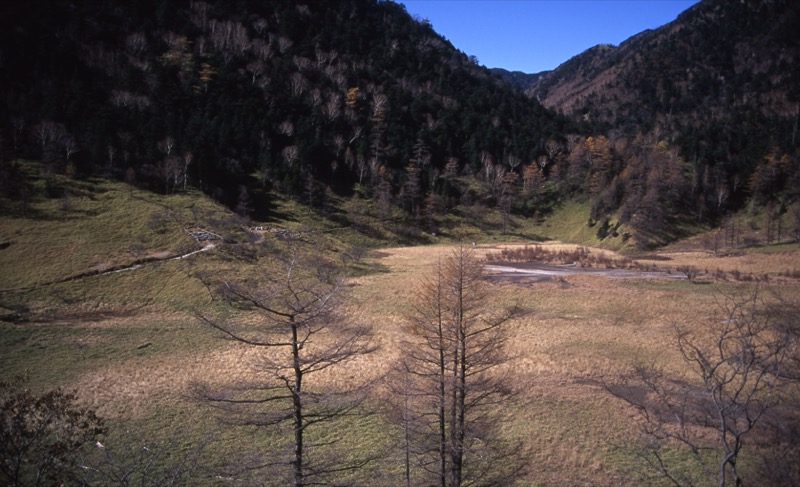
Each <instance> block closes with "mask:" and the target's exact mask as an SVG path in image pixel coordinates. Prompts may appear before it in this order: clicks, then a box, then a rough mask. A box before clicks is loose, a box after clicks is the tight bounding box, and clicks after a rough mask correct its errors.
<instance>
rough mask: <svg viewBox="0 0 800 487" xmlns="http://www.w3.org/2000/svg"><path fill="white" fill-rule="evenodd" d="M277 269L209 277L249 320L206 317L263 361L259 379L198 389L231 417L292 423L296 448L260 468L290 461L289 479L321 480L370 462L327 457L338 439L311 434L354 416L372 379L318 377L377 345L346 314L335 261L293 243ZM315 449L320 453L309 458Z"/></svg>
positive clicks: (218, 293) (240, 421) (298, 482)
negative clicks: (248, 276) (250, 275)
mask: <svg viewBox="0 0 800 487" xmlns="http://www.w3.org/2000/svg"><path fill="white" fill-rule="evenodd" d="M278 268H279V269H280V270H277V271H275V272H265V273H264V275H263V277H262V278H259V279H257V280H244V279H237V280H235V281H233V280H225V279H222V280H221V281H219V282H217V284H216V285H214V286H212V285H211V284H210V283H208V282H207V284H208V285H209V288H210V289H211V290H212V294H213V296H214V298H215V299H219V300H222V301H223V302H225V303H227V304H229V305H230V306H231V307H233V308H234V309H235V310H237V311H239V312H241V315H238V316H241V317H242V319H243V320H242V323H237V322H236V321H234V319H218V318H212V317H209V316H205V315H202V316H200V319H201V320H202V321H203V322H204V323H207V324H208V325H210V326H212V327H214V328H216V329H217V330H219V331H220V332H222V333H223V334H224V336H225V337H226V338H229V339H232V340H234V341H236V342H238V343H240V344H242V345H244V346H249V347H255V348H257V349H260V350H263V362H262V365H261V366H260V368H259V370H258V371H257V373H258V378H253V379H252V380H250V381H236V382H233V383H231V384H227V385H225V386H221V387H215V386H211V385H208V384H205V385H198V386H197V392H198V394H199V395H200V396H201V397H202V398H203V399H205V400H206V401H208V402H209V403H210V404H212V405H214V406H216V407H218V408H219V409H220V410H221V411H222V412H223V419H224V421H226V422H228V423H231V424H235V425H243V426H254V427H275V426H280V425H285V424H287V423H288V424H289V425H290V429H291V437H292V441H291V445H292V454H291V455H290V456H289V457H288V458H286V459H283V460H281V459H277V460H270V461H268V462H266V463H262V464H261V465H259V466H260V467H273V469H272V471H271V474H273V475H275V474H276V471H275V470H274V467H280V466H283V467H284V468H283V471H284V472H285V471H286V467H288V470H289V471H290V475H289V476H288V478H284V482H286V481H288V482H289V483H290V484H291V485H293V486H295V487H301V486H304V485H320V484H319V483H318V482H324V481H325V478H326V476H329V475H331V474H332V473H334V472H342V471H345V470H348V469H355V468H358V467H359V466H362V465H363V462H359V461H353V460H342V459H337V460H336V461H331V462H326V461H325V459H324V457H325V454H324V453H321V452H328V451H330V450H331V449H330V448H329V447H331V446H332V445H333V443H335V441H331V442H327V443H325V444H316V445H314V444H311V445H309V444H308V443H307V439H308V434H309V432H310V431H311V430H313V429H315V427H316V426H317V425H319V424H320V423H329V422H331V421H337V420H340V419H342V418H344V417H346V416H349V415H353V414H355V412H356V409H357V408H358V406H359V405H360V404H361V400H362V399H363V392H364V389H365V386H366V384H365V383H360V382H359V381H352V380H351V382H350V384H349V385H347V386H342V387H339V388H334V387H333V386H330V385H328V384H323V383H321V382H320V381H321V380H322V379H320V380H316V381H315V380H314V379H315V378H316V377H319V376H321V375H329V374H330V373H332V369H335V368H336V367H337V366H340V365H342V364H344V363H346V362H348V361H351V360H353V359H355V358H356V357H358V356H360V355H363V354H367V353H370V352H372V351H373V350H374V347H373V346H372V344H371V341H370V330H369V329H368V328H366V327H364V326H360V325H356V324H353V323H351V322H350V321H349V320H348V318H347V317H346V315H345V312H344V311H345V310H344V307H343V305H344V302H343V299H342V298H343V290H344V279H343V277H342V276H341V274H339V273H338V271H337V270H336V269H335V268H334V267H332V265H331V264H330V263H328V262H323V261H321V260H315V259H312V258H311V257H303V256H301V254H300V251H299V250H298V249H297V248H296V247H295V246H293V245H289V248H288V249H287V252H286V254H285V256H284V257H282V258H281V259H280V264H279V266H278ZM248 318H249V319H248ZM323 372H324V373H325V374H320V373H323ZM309 450H314V451H315V452H316V453H317V455H315V456H314V457H310V456H309ZM273 480H275V479H273ZM276 481H277V482H281V481H280V480H276ZM281 485H285V483H282V484H281Z"/></svg>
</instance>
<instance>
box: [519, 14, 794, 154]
mask: <svg viewBox="0 0 800 487" xmlns="http://www.w3.org/2000/svg"><path fill="white" fill-rule="evenodd" d="M798 32H800V2H796V1H790V0H776V1H769V2H765V1H754V0H747V1H744V2H730V1H725V0H706V1H702V2H700V3H698V4H697V5H695V6H693V7H692V8H690V9H688V10H687V11H686V12H684V13H683V14H681V15H680V16H679V17H678V19H676V20H675V21H674V22H672V23H670V24H667V25H665V26H663V27H661V28H659V29H657V30H652V31H645V32H642V33H640V34H638V35H636V36H634V37H631V38H630V39H628V40H627V41H625V42H624V43H622V44H621V45H620V46H619V47H614V46H597V47H594V48H592V49H589V50H587V51H586V52H584V53H582V54H580V55H579V56H576V57H574V58H572V59H570V60H569V61H567V62H565V63H564V64H562V65H561V66H559V67H558V68H557V69H555V70H554V71H552V72H550V73H548V74H546V75H545V76H543V77H542V78H541V79H540V80H539V81H538V82H537V83H536V85H535V86H533V87H532V88H531V89H530V90H529V91H528V93H529V94H530V95H531V96H533V97H535V98H537V99H539V100H540V101H542V103H544V104H545V106H548V107H550V108H553V109H555V110H558V111H560V112H563V113H566V114H571V115H576V116H579V117H582V118H583V119H584V120H587V121H591V122H593V123H595V124H600V125H602V126H606V127H617V128H626V130H628V131H630V130H636V131H639V132H644V131H650V130H653V129H655V128H658V129H659V130H661V131H663V132H664V133H665V134H668V135H670V136H673V137H680V136H683V138H684V139H685V140H684V142H685V143H686V142H688V140H686V139H687V137H688V135H689V134H688V132H692V131H696V129H698V128H700V127H701V126H702V125H703V123H704V122H707V121H709V120H714V121H726V120H730V119H731V118H735V117H736V116H737V115H736V114H739V115H742V114H744V113H746V112H753V113H752V114H751V115H752V116H756V117H764V118H773V117H774V118H778V119H792V118H796V117H797V113H798V102H800V35H798ZM788 127H790V128H791V123H790V124H789V125H788ZM781 128H782V129H783V130H784V133H783V134H781V135H780V136H778V140H776V141H775V142H774V143H786V142H788V141H789V140H787V137H789V138H791V137H793V135H792V134H789V133H786V127H781ZM780 137H783V140H780Z"/></svg>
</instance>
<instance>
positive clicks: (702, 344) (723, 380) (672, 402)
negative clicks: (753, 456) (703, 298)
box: [605, 292, 792, 487]
mask: <svg viewBox="0 0 800 487" xmlns="http://www.w3.org/2000/svg"><path fill="white" fill-rule="evenodd" d="M719 307H720V310H721V311H722V316H720V317H719V318H718V319H716V321H715V322H714V323H713V324H711V326H709V327H708V329H707V330H704V329H703V327H694V328H693V329H691V330H690V329H689V328H685V327H676V340H677V348H678V350H679V351H680V354H681V356H682V357H683V360H684V362H685V363H686V364H687V365H689V367H690V369H691V370H692V372H693V379H690V380H686V381H684V380H678V379H675V378H670V377H668V376H667V375H666V373H665V372H664V371H663V370H662V369H660V368H658V367H656V366H653V365H637V366H635V367H634V368H633V371H632V373H630V374H629V375H627V376H625V377H623V378H622V380H619V381H616V382H615V383H613V384H609V383H606V384H605V388H606V390H608V391H609V392H611V393H612V394H613V395H615V396H616V397H618V398H621V399H623V400H624V401H625V402H627V403H628V404H630V405H632V406H634V407H635V408H636V409H637V410H638V411H639V412H640V413H641V419H642V429H643V432H644V433H645V437H646V438H647V444H646V445H645V450H644V454H643V458H644V459H645V460H646V461H647V463H648V464H649V465H650V466H652V467H653V468H654V469H655V471H657V472H658V474H659V475H660V476H663V477H665V478H666V479H668V480H669V481H670V482H671V483H672V484H673V485H676V486H687V485H697V484H698V483H700V484H701V485H704V484H707V483H710V482H713V483H716V484H717V485H718V486H719V487H725V486H726V485H735V486H741V485H744V483H745V479H746V474H745V471H743V469H742V467H741V464H740V462H739V460H740V456H741V454H742V452H743V451H744V449H745V446H746V445H748V444H749V443H748V441H750V439H753V440H754V439H755V437H757V436H758V427H759V426H760V422H761V420H762V418H764V417H765V415H766V414H767V413H768V412H769V411H770V410H771V409H772V408H773V407H775V406H776V405H778V403H779V401H778V398H779V397H778V394H777V393H778V391H779V387H780V385H781V384H782V383H783V378H782V377H781V373H782V370H783V369H784V363H785V359H786V357H787V355H788V353H789V352H790V348H791V344H792V340H790V335H789V334H788V333H786V331H785V329H784V328H783V327H782V326H781V325H780V323H778V322H776V318H777V317H779V315H778V314H776V313H773V312H765V311H764V310H766V309H768V308H766V307H765V305H764V302H763V300H762V299H761V296H760V295H759V293H758V292H753V293H752V294H750V295H748V296H746V297H736V296H724V299H723V300H722V301H721V302H720V303H719ZM675 446H682V447H684V448H685V449H686V450H687V451H688V452H689V453H690V455H691V458H693V459H694V460H695V461H696V464H697V465H698V467H699V469H698V470H699V473H698V475H697V476H698V477H700V478H693V477H691V476H690V475H687V474H685V473H680V471H679V469H676V468H674V465H671V464H670V462H669V460H668V455H667V451H668V449H669V448H673V447H675Z"/></svg>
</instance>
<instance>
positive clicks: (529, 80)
mask: <svg viewBox="0 0 800 487" xmlns="http://www.w3.org/2000/svg"><path fill="white" fill-rule="evenodd" d="M490 71H491V72H492V73H493V74H494V75H496V76H499V77H500V79H502V80H503V81H505V82H506V83H508V84H510V85H511V86H515V87H517V88H519V89H521V90H523V91H527V90H528V89H530V88H531V87H532V86H533V85H535V84H536V82H537V81H539V80H540V79H541V78H542V76H544V75H545V74H547V73H548V71H542V72H541V73H534V74H529V73H523V72H522V71H509V70H507V69H503V68H492V69H490Z"/></svg>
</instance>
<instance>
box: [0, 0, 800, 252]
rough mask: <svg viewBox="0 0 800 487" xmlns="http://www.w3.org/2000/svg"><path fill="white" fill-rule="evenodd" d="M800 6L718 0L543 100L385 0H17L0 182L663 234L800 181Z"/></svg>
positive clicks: (553, 80) (564, 82) (10, 15)
mask: <svg viewBox="0 0 800 487" xmlns="http://www.w3.org/2000/svg"><path fill="white" fill-rule="evenodd" d="M798 10H800V6H798V4H797V2H791V1H780V0H776V1H773V2H761V1H759V2H755V1H749V2H744V3H742V2H736V3H732V2H726V1H718V0H707V1H704V2H701V3H699V4H698V5H696V6H694V7H693V8H691V9H689V10H688V11H687V12H685V13H684V14H682V15H681V16H680V17H679V18H678V19H677V20H676V21H675V22H673V23H671V24H668V25H667V26H664V27H662V28H660V29H658V30H655V31H648V32H643V33H641V34H639V35H637V36H635V37H633V38H631V39H630V40H628V41H627V42H625V43H624V44H623V45H621V46H619V47H612V46H598V47H596V48H594V49H591V50H589V51H587V52H586V53H584V54H582V55H580V56H577V57H576V58H573V59H571V60H569V61H568V62H566V63H564V64H563V65H562V66H560V67H559V68H558V69H557V70H555V71H553V72H550V73H547V74H545V75H544V76H543V77H542V78H541V79H540V80H539V81H538V82H537V84H536V85H535V88H534V91H533V92H532V93H533V95H535V96H534V97H530V96H526V95H525V94H523V93H522V92H521V91H520V90H519V89H518V88H514V87H512V86H509V85H508V84H507V83H506V82H504V81H503V80H502V79H501V78H505V79H509V75H505V76H504V75H503V73H502V72H500V73H499V75H498V74H494V73H492V71H490V70H489V69H487V68H485V67H482V66H479V65H477V64H476V63H475V61H474V58H471V57H469V56H468V55H467V54H465V53H462V52H460V51H459V50H458V49H456V48H455V47H454V46H452V45H451V44H450V43H449V42H448V41H447V40H445V39H444V38H442V37H441V36H439V35H438V34H437V33H436V32H434V31H433V30H432V28H431V26H430V24H428V23H427V22H426V21H420V20H416V19H413V18H412V17H411V16H410V15H408V13H407V12H406V10H405V8H404V7H403V6H402V5H399V4H396V3H394V2H391V1H378V0H336V1H331V2H324V3H323V2H309V3H308V4H302V3H297V2H294V1H289V0H276V1H270V2H264V1H256V0H249V1H248V0H242V1H237V2H222V1H218V2H206V1H189V0H145V1H141V2H135V3H132V2H124V1H122V0H108V1H106V2H101V3H97V2H89V1H86V0H83V1H72V2H69V1H56V2H46V3H45V2H4V3H3V4H2V5H0V63H1V64H0V84H1V85H2V90H0V156H1V158H0V164H1V165H2V167H0V169H1V170H0V192H2V194H0V196H4V197H7V198H11V199H17V200H21V201H23V200H25V199H26V198H29V197H30V195H31V194H32V193H33V192H35V191H40V192H41V191H43V192H44V194H45V196H48V197H59V196H60V194H61V193H63V192H64V191H65V190H64V189H63V188H59V187H57V185H55V184H54V183H52V182H51V183H48V184H47V185H45V187H44V188H41V187H39V186H35V185H31V184H29V183H28V182H26V179H25V174H24V171H23V170H22V169H21V166H20V165H18V164H16V163H15V162H14V161H15V160H17V159H22V158H25V159H34V160H40V161H42V164H43V167H44V168H45V169H46V171H49V172H51V173H61V174H66V175H68V176H70V177H79V178H80V177H85V176H89V175H101V176H105V177H112V178H117V179H124V180H126V181H128V182H130V183H132V184H136V185H138V186H141V187H147V188H150V189H152V190H153V191H158V192H163V193H172V192H175V191H182V190H184V189H186V188H188V187H197V188H200V189H202V190H203V191H204V192H206V193H207V194H209V195H212V196H213V197H215V198H216V199H217V200H219V201H221V202H224V203H225V204H227V205H229V206H230V207H232V208H235V209H236V210H237V211H238V212H239V213H240V214H242V215H250V216H253V217H256V218H264V217H266V216H268V214H269V209H270V207H271V205H270V202H269V198H270V197H273V196H274V195H285V196H288V197H291V198H294V199H296V200H299V201H301V202H303V203H304V204H306V205H308V206H310V207H312V208H321V209H326V208H328V205H329V204H330V202H331V201H332V200H333V198H331V197H329V196H331V195H339V196H342V197H346V198H353V199H355V198H358V199H359V200H364V201H367V202H369V204H366V205H364V204H361V205H360V206H361V207H362V208H363V211H366V212H371V213H373V214H374V216H376V217H377V218H379V219H381V220H384V221H385V220H388V219H396V218H398V217H399V218H401V219H405V220H406V221H407V222H408V223H410V224H411V225H412V226H414V227H416V228H419V227H421V226H422V223H423V222H424V221H426V220H427V221H428V223H429V224H430V222H431V216H432V215H438V214H442V213H443V212H448V211H462V212H464V213H463V214H464V215H467V216H469V217H470V218H471V216H470V215H472V216H475V215H482V214H484V213H485V211H484V210H485V209H486V208H494V209H496V210H497V211H499V212H500V214H501V215H502V217H503V225H504V228H505V223H506V221H507V219H508V218H507V217H508V216H509V215H511V214H514V213H515V214H517V215H520V216H524V217H532V216H535V215H543V214H546V213H547V211H549V209H551V208H552V207H553V205H554V204H555V203H556V202H557V201H563V199H564V198H569V197H577V198H579V199H580V198H585V199H587V200H588V201H589V202H590V203H591V215H590V217H589V224H590V225H594V224H598V227H597V228H598V230H597V235H598V237H599V238H601V239H602V238H605V237H606V236H609V235H616V236H619V235H623V234H624V235H628V236H633V237H634V239H635V241H636V242H637V243H638V244H639V245H640V246H652V245H658V244H660V243H663V242H664V241H665V240H668V239H670V238H674V237H675V236H677V234H676V233H675V232H674V229H675V228H677V227H678V226H681V225H682V224H684V223H686V222H691V224H693V225H694V224H696V223H701V224H712V225H713V224H717V223H719V222H720V221H722V219H723V218H724V217H725V215H727V214H728V213H729V212H730V211H735V210H739V209H741V208H743V206H744V205H745V204H747V203H749V202H751V201H753V202H755V203H756V204H757V205H766V206H769V208H770V211H772V212H775V213H776V214H779V213H781V212H786V211H787V208H789V207H790V206H791V203H792V202H793V201H795V200H796V199H797V194H798V188H800V182H798V181H799V180H800V172H798V170H797V166H798V164H797V158H798V150H797V143H796V142H797V140H796V139H797V124H798V106H800V104H799V101H798V99H799V98H800V75H799V74H798V69H797V66H798V64H797V55H798V42H800V41H798V36H797V35H796V32H797V31H798V27H800V26H799V25H798V24H799V23H800V15H798V13H799V12H798ZM510 75H514V73H510ZM511 77H512V78H519V76H511ZM537 98H538V99H541V100H542V101H543V103H544V104H545V105H546V106H549V107H552V108H553V109H554V110H555V111H551V110H550V109H547V108H545V107H544V106H543V105H542V104H540V103H539V101H537ZM557 112H560V113H562V114H563V115H558V114H557ZM778 221H779V220H778ZM798 221H800V216H799V217H798ZM430 227H431V228H430V230H431V231H434V230H435V228H433V225H430Z"/></svg>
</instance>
